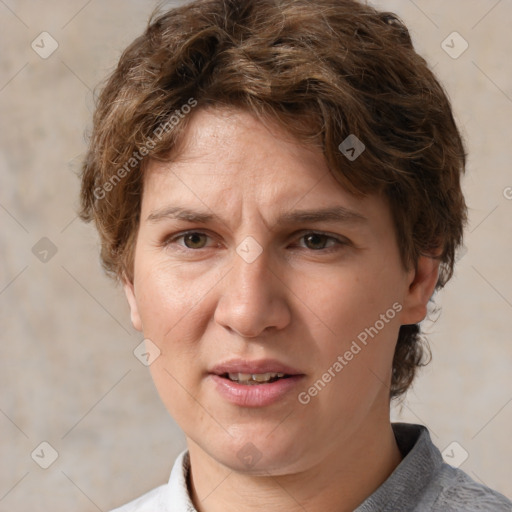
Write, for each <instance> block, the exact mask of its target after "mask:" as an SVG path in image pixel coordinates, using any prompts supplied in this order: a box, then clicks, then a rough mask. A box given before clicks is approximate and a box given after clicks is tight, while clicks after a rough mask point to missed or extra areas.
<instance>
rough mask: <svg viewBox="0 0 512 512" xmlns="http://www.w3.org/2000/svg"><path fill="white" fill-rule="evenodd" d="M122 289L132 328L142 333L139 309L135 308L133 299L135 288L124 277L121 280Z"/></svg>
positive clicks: (135, 303) (135, 304)
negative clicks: (128, 307)
mask: <svg viewBox="0 0 512 512" xmlns="http://www.w3.org/2000/svg"><path fill="white" fill-rule="evenodd" d="M123 288H124V294H125V295H126V300H127V301H128V305H129V306H130V318H131V321H132V325H133V327H134V328H135V329H136V330H137V331H140V332H142V321H141V319H140V315H139V308H138V306H137V299H136V298H135V287H134V285H133V283H131V282H130V281H129V280H128V279H127V278H126V277H125V278H124V279H123Z"/></svg>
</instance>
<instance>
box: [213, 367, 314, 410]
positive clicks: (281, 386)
mask: <svg viewBox="0 0 512 512" xmlns="http://www.w3.org/2000/svg"><path fill="white" fill-rule="evenodd" d="M209 374H210V377H211V382H212V383H214V384H215V385H216V386H215V389H216V390H217V392H218V393H219V394H220V396H221V397H222V398H223V399H225V400H227V401H228V402H230V403H231V404H234V405H237V406H240V407H264V406H268V405H271V404H274V403H276V402H278V401H280V400H284V399H285V398H286V397H288V398H287V399H290V398H289V397H291V396H293V395H292V392H293V391H294V390H296V389H297V386H298V385H299V383H300V382H301V381H303V378H304V377H305V374H304V373H303V372H301V371H299V370H297V369H295V368H292V367H291V366H288V365H286V364H284V363H281V362H280V361H277V360H275V359H261V360H253V361H248V360H244V359H231V360H230V361H226V362H224V363H221V364H218V365H216V366H214V367H213V368H211V369H210V370H209Z"/></svg>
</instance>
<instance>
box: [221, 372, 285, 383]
mask: <svg viewBox="0 0 512 512" xmlns="http://www.w3.org/2000/svg"><path fill="white" fill-rule="evenodd" d="M219 377H222V378H223V379H229V380H230V381H231V382H236V383H238V384H245V385H247V386H254V385H257V384H271V383H272V382H276V381H277V380H280V379H288V378H290V377H291V375H287V374H285V373H272V372H267V373H223V374H221V375H219Z"/></svg>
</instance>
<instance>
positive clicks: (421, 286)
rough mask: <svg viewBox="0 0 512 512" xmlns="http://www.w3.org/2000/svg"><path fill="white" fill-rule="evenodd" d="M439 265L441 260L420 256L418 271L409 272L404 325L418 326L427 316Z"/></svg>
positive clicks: (402, 319)
mask: <svg viewBox="0 0 512 512" xmlns="http://www.w3.org/2000/svg"><path fill="white" fill-rule="evenodd" d="M439 264H440V260H439V259H436V258H431V257H428V256H420V257H419V258H418V263H417V267H416V269H412V270H411V271H410V272H409V278H408V283H409V288H408V290H407V292H406V294H405V297H404V302H403V310H402V316H401V322H402V324H403V325H409V324H417V323H419V322H421V321H422V320H423V319H424V318H425V317H426V316H427V304H428V301H429V300H430V298H431V297H432V295H433V293H434V290H435V287H436V283H437V280H438V278H439Z"/></svg>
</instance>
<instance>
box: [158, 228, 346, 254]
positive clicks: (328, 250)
mask: <svg viewBox="0 0 512 512" xmlns="http://www.w3.org/2000/svg"><path fill="white" fill-rule="evenodd" d="M301 233H302V234H301V236H300V237H299V239H303V238H304V237H306V236H307V235H317V236H319V237H321V238H323V239H324V240H326V241H334V242H335V244H334V245H333V246H331V247H327V248H323V249H309V248H308V247H300V248H301V249H306V250H309V251H311V252H317V253H324V254H325V253H331V252H334V251H336V250H338V249H339V248H341V247H342V246H346V245H349V242H348V241H345V240H342V239H340V238H337V237H334V236H332V235H329V234H327V233H323V232H321V231H302V232H301ZM187 235H205V236H208V237H209V235H208V233H205V232H204V231H193V230H192V231H184V232H182V233H177V234H176V235H172V236H170V237H167V238H166V239H165V240H164V241H163V242H162V246H163V247H169V246H170V245H171V244H172V243H174V242H176V241H177V240H179V239H183V238H184V237H185V236H187ZM210 238H211V237H210ZM180 249H181V250H184V251H200V250H202V249H208V247H200V248H199V249H192V248H190V247H186V246H185V245H180Z"/></svg>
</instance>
